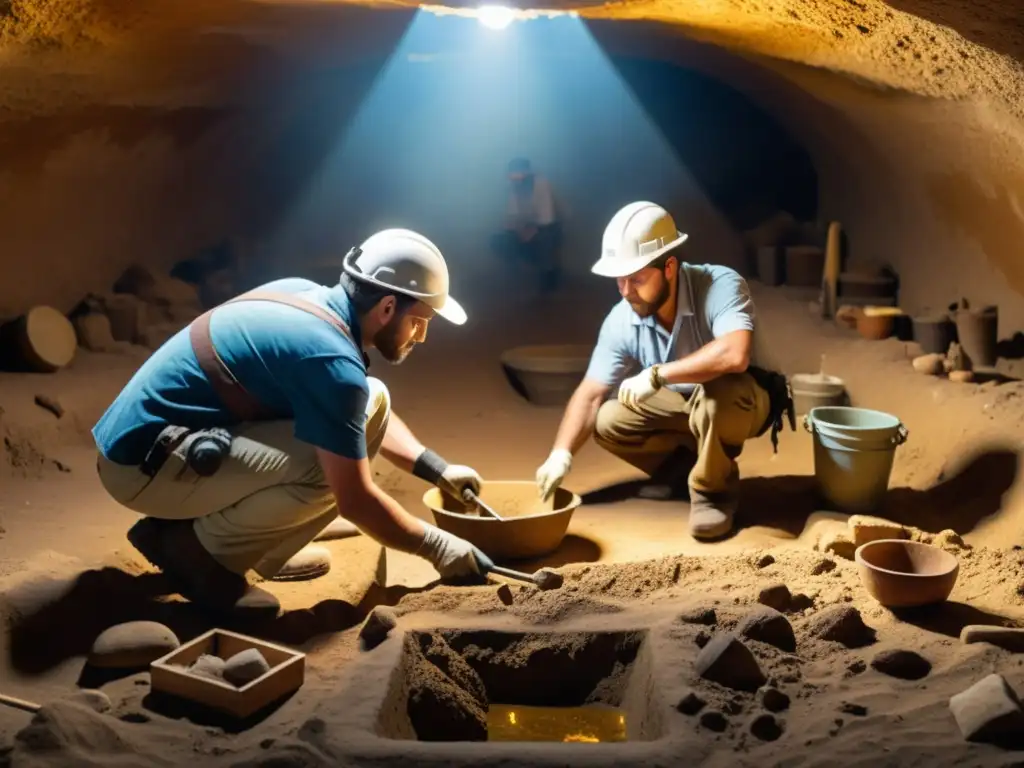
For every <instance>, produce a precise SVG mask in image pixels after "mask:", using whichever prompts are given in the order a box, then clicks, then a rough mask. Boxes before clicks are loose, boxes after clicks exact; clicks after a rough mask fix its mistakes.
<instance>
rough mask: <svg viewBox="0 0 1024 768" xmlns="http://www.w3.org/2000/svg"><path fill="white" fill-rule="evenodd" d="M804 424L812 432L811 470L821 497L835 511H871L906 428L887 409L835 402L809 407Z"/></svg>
mask: <svg viewBox="0 0 1024 768" xmlns="http://www.w3.org/2000/svg"><path fill="white" fill-rule="evenodd" d="M804 428H805V429H806V430H807V431H808V432H810V433H811V434H812V435H813V436H814V476H815V478H816V479H817V481H818V486H819V488H820V490H821V495H822V496H823V497H824V499H825V500H826V501H827V502H828V503H830V504H832V505H833V506H834V507H835V508H836V510H837V511H840V512H848V513H851V514H866V513H869V512H873V511H874V510H875V509H876V508H877V507H878V505H879V504H880V503H881V501H882V498H883V497H884V496H885V493H886V491H887V490H888V488H889V475H890V474H891V473H892V462H893V458H894V456H895V454H896V447H897V446H899V445H902V444H903V443H904V442H906V439H907V428H906V427H904V426H903V424H902V423H901V422H900V420H899V419H898V418H896V417H895V416H892V415H891V414H888V413H884V412H882V411H872V410H868V409H867V408H849V407H841V406H828V407H824V408H812V409H811V411H810V413H808V414H807V416H805V417H804Z"/></svg>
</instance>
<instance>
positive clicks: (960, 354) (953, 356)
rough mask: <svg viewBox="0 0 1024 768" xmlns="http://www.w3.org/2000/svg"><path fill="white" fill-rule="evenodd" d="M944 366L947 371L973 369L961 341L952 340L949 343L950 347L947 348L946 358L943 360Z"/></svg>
mask: <svg viewBox="0 0 1024 768" xmlns="http://www.w3.org/2000/svg"><path fill="white" fill-rule="evenodd" d="M942 367H943V369H944V370H945V371H946V372H947V373H949V372H952V371H969V370H970V369H971V366H970V363H969V361H968V360H967V355H966V354H964V349H963V347H961V346H960V344H959V342H956V341H951V342H950V343H949V349H947V350H946V358H945V360H943V361H942Z"/></svg>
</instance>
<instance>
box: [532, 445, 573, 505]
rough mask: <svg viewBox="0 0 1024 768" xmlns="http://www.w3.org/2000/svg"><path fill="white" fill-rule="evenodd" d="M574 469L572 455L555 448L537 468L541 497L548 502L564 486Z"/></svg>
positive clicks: (562, 449)
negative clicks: (570, 471) (570, 470)
mask: <svg viewBox="0 0 1024 768" xmlns="http://www.w3.org/2000/svg"><path fill="white" fill-rule="evenodd" d="M571 467H572V454H571V453H569V451H567V450H565V449H564V448H555V450H553V451H552V452H551V455H550V456H548V458H547V460H546V461H545V462H544V463H543V464H541V465H540V467H538V468H537V488H538V490H540V497H541V499H542V500H544V501H547V498H548V496H550V495H551V494H552V493H554V492H555V489H556V488H558V486H560V485H561V484H562V481H563V480H564V479H565V476H566V475H568V474H569V469H570V468H571Z"/></svg>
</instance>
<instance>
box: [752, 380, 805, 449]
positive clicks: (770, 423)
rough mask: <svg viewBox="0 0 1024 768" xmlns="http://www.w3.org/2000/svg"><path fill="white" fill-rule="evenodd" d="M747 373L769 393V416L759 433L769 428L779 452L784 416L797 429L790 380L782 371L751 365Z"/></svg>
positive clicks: (792, 428) (773, 447)
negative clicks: (777, 371)
mask: <svg viewBox="0 0 1024 768" xmlns="http://www.w3.org/2000/svg"><path fill="white" fill-rule="evenodd" d="M747 373H749V374H750V376H751V378H753V379H754V381H755V382H756V383H757V386H759V387H760V388H761V389H763V390H764V391H765V392H767V393H768V402H769V406H768V418H767V419H766V420H765V423H764V426H763V427H761V430H760V431H759V432H758V433H757V436H758V437H760V436H761V435H763V434H764V433H765V432H767V431H768V430H769V429H771V436H772V451H773V452H774V453H778V452H779V432H781V431H782V429H783V426H784V424H783V416H785V417H787V420H788V421H789V428H790V429H791V430H793V431H794V432H795V431H796V411H795V410H794V408H793V393H792V392H791V391H790V388H789V381H788V380H787V379H786V377H785V376H783V375H782V374H781V373H776V372H775V371H768V370H765V369H764V368H758V367H757V366H756V365H751V366H749V367H748V368H747Z"/></svg>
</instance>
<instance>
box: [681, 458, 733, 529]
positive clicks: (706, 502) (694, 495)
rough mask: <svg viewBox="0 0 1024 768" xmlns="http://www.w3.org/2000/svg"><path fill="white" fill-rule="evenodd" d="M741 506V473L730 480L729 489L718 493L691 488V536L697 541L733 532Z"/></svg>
mask: <svg viewBox="0 0 1024 768" xmlns="http://www.w3.org/2000/svg"><path fill="white" fill-rule="evenodd" d="M738 506H739V473H738V472H734V473H733V475H732V476H731V477H730V478H729V483H728V487H727V489H726V490H724V491H719V492H717V493H705V492H703V491H698V490H696V489H695V488H690V535H691V536H693V538H695V539H704V540H711V539H718V538H721V537H722V536H725V535H726V534H728V533H729V532H730V531H732V523H733V518H734V517H735V516H736V508H737V507H738Z"/></svg>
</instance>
